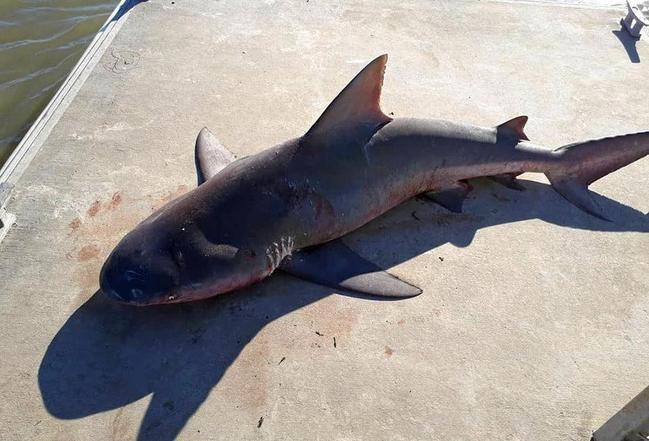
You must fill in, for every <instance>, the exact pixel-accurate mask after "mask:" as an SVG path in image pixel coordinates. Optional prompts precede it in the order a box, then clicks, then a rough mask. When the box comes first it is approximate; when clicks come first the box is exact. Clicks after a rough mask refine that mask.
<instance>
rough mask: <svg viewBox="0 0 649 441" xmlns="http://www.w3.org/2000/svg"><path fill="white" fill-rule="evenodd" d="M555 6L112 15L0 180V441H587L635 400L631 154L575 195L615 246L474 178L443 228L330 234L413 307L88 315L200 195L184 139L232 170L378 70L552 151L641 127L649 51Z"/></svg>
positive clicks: (405, 108)
mask: <svg viewBox="0 0 649 441" xmlns="http://www.w3.org/2000/svg"><path fill="white" fill-rule="evenodd" d="M551 3H552V2H549V3H548V2H541V3H539V2H524V3H519V4H516V3H512V2H428V1H417V0H407V1H403V2H394V1H380V2H372V3H371V4H369V3H368V2H362V1H349V2H344V4H342V5H332V4H330V3H328V2H321V1H317V0H311V1H293V2H285V1H272V0H269V1H266V2H259V3H257V2H245V3H236V4H235V3H234V2H206V1H198V0H174V1H171V0H151V1H149V2H146V3H141V4H138V5H135V6H134V7H133V8H132V9H131V10H130V11H129V12H128V13H127V14H125V15H123V16H121V17H120V18H119V20H117V22H118V23H117V24H118V26H115V27H114V28H112V29H113V30H112V31H111V32H112V35H111V36H110V38H106V39H104V40H102V41H101V42H100V43H101V44H98V47H97V48H96V52H95V53H94V57H95V58H94V59H92V60H89V62H88V64H87V65H86V66H85V67H83V69H82V70H83V72H82V74H80V75H79V77H78V78H79V80H78V82H77V83H76V86H77V87H76V89H75V91H76V92H74V93H71V94H69V95H67V97H66V98H65V100H64V101H65V102H63V103H62V104H61V106H60V107H58V108H57V110H56V112H53V113H52V114H50V115H46V118H45V119H46V120H45V121H42V122H41V124H42V126H43V130H42V131H40V132H39V133H35V134H33V136H32V138H33V139H32V140H31V141H30V143H29V145H27V146H26V147H25V148H26V149H27V150H25V151H24V152H23V153H25V158H30V157H33V160H31V162H25V161H27V159H25V161H23V162H21V164H22V165H21V167H17V168H15V170H14V172H12V173H11V174H10V178H9V180H8V181H7V182H9V183H10V184H12V186H13V189H12V191H11V196H10V198H9V199H8V200H7V201H6V202H7V203H6V210H7V212H8V213H11V214H13V215H15V217H16V222H15V225H13V226H12V227H11V229H10V230H9V231H8V234H7V235H6V237H5V238H4V240H3V241H2V242H1V243H0V335H2V339H1V340H0V378H1V380H0V396H1V397H2V400H0V439H2V440H19V439H22V440H90V439H92V440H129V439H135V438H138V439H142V440H144V439H146V440H170V439H174V438H176V437H178V438H179V439H183V440H235V439H246V440H248V439H249V440H252V439H268V440H271V439H272V440H303V439H321V440H360V439H377V440H384V439H385V440H387V439H390V440H431V439H432V440H475V439H481V440H531V439H537V440H557V441H558V440H562V441H563V440H583V441H586V440H588V439H590V437H591V434H592V432H593V431H595V430H597V429H598V428H600V427H601V426H602V425H603V424H605V423H606V422H607V421H608V420H609V418H611V417H612V416H613V415H614V414H615V413H616V412H618V411H619V410H620V409H621V408H622V407H623V406H624V405H625V404H626V403H627V402H629V401H630V400H631V399H632V398H633V397H634V396H635V395H636V394H638V393H640V392H641V391H642V390H644V389H645V388H646V387H647V386H648V385H649V369H647V362H646V355H647V353H648V351H649V234H648V233H649V217H648V216H647V214H646V213H647V212H648V211H649V159H646V158H645V159H643V160H640V161H638V162H637V163H635V164H632V165H630V166H628V167H626V168H624V169H622V170H620V171H618V172H616V173H613V174H612V175H610V176H608V177H606V178H604V179H602V180H601V181H598V182H597V183H595V184H594V185H593V186H592V188H593V190H594V191H596V192H597V193H598V194H599V195H600V196H597V200H598V201H599V202H600V204H601V205H602V206H603V207H604V209H605V211H606V212H607V213H608V214H609V215H610V216H611V218H612V219H613V222H604V221H600V220H598V219H595V218H593V217H591V216H588V215H587V214H585V213H583V212H581V211H579V210H578V209H577V208H575V207H574V206H572V205H571V204H569V203H568V202H566V201H564V200H563V199H562V198H561V196H559V195H558V194H557V193H555V192H554V191H553V190H552V189H551V188H550V187H549V186H548V185H547V181H546V180H545V178H544V177H543V176H536V175H524V176H523V179H524V181H523V183H524V185H525V187H526V188H527V191H525V192H520V193H519V192H515V191H512V190H508V189H506V188H503V187H499V186H497V185H496V184H491V183H489V182H486V181H485V182H478V183H477V184H476V189H475V191H474V192H473V193H472V195H471V197H470V199H469V200H468V201H467V203H466V205H465V213H464V214H451V213H448V212H446V211H445V210H444V209H442V208H439V207H437V206H433V205H430V204H428V203H425V202H422V201H416V200H415V201H411V202H409V203H407V204H405V205H403V206H402V207H400V208H398V209H396V210H394V211H392V212H390V213H389V214H387V215H385V216H383V217H382V218H380V219H379V220H377V221H375V222H372V223H371V224H369V225H367V226H366V227H364V228H363V229H362V230H361V231H358V232H357V233H355V234H353V235H352V236H351V237H349V238H348V240H347V242H348V243H349V244H350V246H351V247H353V248H354V249H356V250H357V251H358V252H359V253H361V254H362V255H364V256H366V257H367V258H368V259H371V260H372V261H374V262H376V263H378V264H380V265H382V266H384V267H385V268H391V269H390V271H392V272H393V273H394V274H397V275H398V276H400V277H402V278H404V279H406V280H409V281H411V282H413V283H415V284H417V285H419V286H421V287H423V288H424V294H423V295H421V296H419V297H417V298H413V299H409V300H404V301H394V302H390V301H375V300H367V299H360V298H354V297H350V296H346V295H343V294H336V293H332V292H331V290H329V289H326V288H323V287H319V286H316V285H313V284H310V283H306V282H302V281H299V280H297V279H294V278H291V277H288V276H282V275H277V276H273V277H272V278H271V279H270V280H267V281H265V282H263V283H260V284H258V285H256V286H254V287H252V288H250V289H248V290H246V291H245V292H239V293H235V294H232V295H227V296H223V297H220V298H216V299H213V300H209V301H205V302H200V303H195V304H186V305H176V306H168V307H157V308H142V309H138V308H132V307H128V306H122V305H118V304H115V303H113V302H111V301H108V300H106V299H104V298H103V296H102V295H101V293H97V290H98V281H97V278H98V271H99V269H100V266H101V264H102V262H103V259H104V257H105V256H106V255H107V253H108V252H109V251H110V249H111V248H112V246H114V245H115V243H116V242H117V241H118V240H119V239H120V238H121V236H122V235H123V234H125V233H126V232H127V231H128V230H129V229H130V228H131V227H133V226H134V225H135V224H136V223H137V222H138V221H139V220H141V219H142V218H143V217H145V216H147V215H148V214H149V213H151V212H152V210H155V209H156V208H157V207H160V206H161V205H163V204H164V203H165V202H167V201H169V200H170V199H172V198H173V197H175V196H177V195H180V194H182V193H183V192H186V191H188V190H189V189H190V188H192V187H193V186H194V185H195V177H194V163H193V142H194V139H195V136H196V134H197V133H198V131H199V129H200V128H201V127H203V126H204V125H206V126H208V127H210V129H211V130H212V131H213V132H214V133H215V134H216V135H217V136H218V137H219V138H220V140H221V141H222V142H223V143H224V144H225V145H227V146H228V147H229V148H230V149H231V150H232V151H234V152H235V153H236V154H238V155H246V154H250V153H254V152H257V151H259V150H261V149H263V148H265V147H268V146H270V145H272V144H275V143H278V142H281V141H283V140H285V139H286V138H289V137H292V136H297V135H300V134H302V133H303V132H304V131H305V130H307V129H308V128H309V127H310V125H311V124H312V123H313V121H315V119H316V118H317V117H318V116H319V114H320V113H321V112H322V110H323V109H324V108H325V106H326V105H327V104H328V103H329V101H330V100H331V99H332V98H333V97H334V96H335V95H336V94H337V93H338V92H339V91H340V89H341V88H342V87H343V86H344V85H345V84H346V83H347V82H348V81H349V80H350V79H351V78H352V77H353V75H355V74H356V72H357V71H358V70H359V69H360V68H361V67H362V66H364V64H365V63H366V62H367V61H369V60H370V59H372V58H374V57H375V56H377V55H379V54H381V53H385V52H387V53H389V55H390V60H389V63H388V69H387V74H386V79H385V86H384V94H383V109H384V110H385V111H386V112H388V113H389V112H393V113H394V114H395V115H397V116H417V117H431V118H445V119H451V120H457V121H466V122H469V123H474V124H479V125H485V126H489V125H496V124H498V123H501V122H503V121H505V120H507V119H509V118H512V117H514V116H517V115H520V114H527V115H529V116H530V121H529V123H528V126H527V129H526V131H527V134H528V135H529V136H530V138H531V139H532V140H534V141H535V142H538V143H540V144H545V145H548V146H552V147H554V146H560V145H563V144H567V143H570V142H573V141H580V140H586V139H589V138H596V137H602V136H608V135H614V134H624V133H628V132H635V131H643V130H648V129H649V110H648V109H649V107H648V100H647V98H648V96H649V89H647V79H648V78H649V45H648V43H647V42H646V41H645V40H640V41H635V40H632V39H630V38H628V37H627V36H626V34H624V31H623V30H622V29H621V26H620V24H619V19H620V18H621V16H622V15H623V13H624V6H622V5H621V6H620V7H617V8H607V7H600V6H597V5H596V4H599V3H602V2H594V3H587V2H579V3H581V6H580V7H572V6H568V7H559V6H557V5H554V4H551ZM591 6H592V7H591ZM595 6H597V7H595ZM111 26H113V25H111ZM119 26H121V29H120V31H119V32H118V33H117V32H116V30H117V27H119ZM86 77H87V79H86V80H85V83H83V82H82V80H83V79H84V78H86ZM70 90H73V89H70ZM52 115H54V116H55V118H54V119H49V120H48V119H47V118H49V117H50V116H52ZM223 215H224V216H227V215H228V214H227V213H223ZM645 395H646V394H645ZM645 398H646V397H645ZM643 402H645V403H646V399H645V400H644V401H643ZM634 418H635V419H634V420H633V421H632V422H628V421H626V422H624V423H623V424H621V426H620V427H622V426H624V424H627V423H628V424H636V423H637V422H638V415H636V416H635V417H634ZM640 419H642V415H640ZM629 427H630V426H629ZM634 427H635V426H634ZM616 430H617V429H615V430H613V429H611V430H609V432H615V433H617V435H616V434H615V433H614V434H613V435H607V436H608V438H607V439H606V440H604V441H611V440H613V439H614V437H615V436H623V435H619V434H620V433H622V431H623V430H627V429H624V428H622V429H619V430H617V432H616ZM620 440H621V438H620Z"/></svg>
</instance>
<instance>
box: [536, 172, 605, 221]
mask: <svg viewBox="0 0 649 441" xmlns="http://www.w3.org/2000/svg"><path fill="white" fill-rule="evenodd" d="M547 177H548V179H549V180H550V183H551V184H552V187H553V188H554V189H555V190H556V191H557V192H558V193H559V194H560V195H561V196H563V197H564V198H566V199H567V200H568V201H569V202H572V203H573V204H574V205H576V206H577V207H579V208H581V209H582V210H584V211H585V212H586V213H589V214H592V215H593V216H595V217H598V218H600V219H603V220H605V221H610V219H608V218H607V217H606V216H605V215H604V212H603V210H602V208H601V207H600V206H599V205H598V204H597V202H596V201H595V199H593V197H592V195H591V194H590V191H589V190H588V188H587V186H586V185H584V184H583V183H582V182H580V181H579V180H577V179H576V178H574V177H570V176H558V177H555V176H552V175H551V174H548V175H547Z"/></svg>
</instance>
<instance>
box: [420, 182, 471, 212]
mask: <svg viewBox="0 0 649 441" xmlns="http://www.w3.org/2000/svg"><path fill="white" fill-rule="evenodd" d="M471 190H472V187H471V185H469V184H468V183H467V182H464V181H459V182H458V183H457V185H456V186H454V187H450V188H445V189H443V190H440V191H431V192H428V193H425V194H424V197H425V198H426V199H428V200H430V201H433V202H435V203H436V204H439V205H441V206H442V207H444V208H446V209H447V210H448V211H452V212H453V213H462V205H463V204H464V199H466V197H467V195H468V194H469V193H470V192H471Z"/></svg>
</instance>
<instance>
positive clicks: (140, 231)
mask: <svg viewBox="0 0 649 441" xmlns="http://www.w3.org/2000/svg"><path fill="white" fill-rule="evenodd" d="M188 195H191V192H190V194H188ZM182 208H183V207H179V206H175V207H174V206H172V207H168V208H167V209H165V208H163V209H162V210H161V212H160V213H156V214H154V215H153V216H151V217H150V218H149V219H147V220H145V221H144V222H142V223H141V224H140V225H138V226H137V227H136V228H135V229H134V230H133V231H131V232H130V233H128V234H127V235H126V236H125V237H124V238H123V239H122V240H121V241H120V242H119V243H118V244H117V246H116V247H115V249H114V250H113V251H112V253H111V254H110V255H109V256H108V258H107V259H106V262H105V263H104V266H103V268H102V270H101V274H100V277H99V281H100V286H101V290H102V291H103V292H104V294H106V295H107V296H109V297H110V298H112V299H114V300H118V301H120V302H123V303H128V304H132V305H138V306H145V305H155V304H164V303H180V302H188V301H193V300H200V299H203V298H207V297H211V296H214V295H217V294H222V293H226V292H229V291H232V290H235V289H238V288H241V287H244V286H247V285H250V284H252V283H254V282H255V281H257V280H259V279H261V278H263V277H265V276H267V275H268V274H269V273H270V272H271V271H272V270H273V269H274V267H270V266H269V265H268V260H267V259H266V256H265V254H264V253H263V252H259V253H258V252H256V251H255V250H253V249H251V248H249V247H244V246H235V245H233V244H228V243H224V241H219V240H213V238H210V237H206V235H205V233H204V229H201V227H200V223H199V224H196V223H194V222H185V223H183V222H182V221H181V219H182V216H179V214H180V213H181V209H182Z"/></svg>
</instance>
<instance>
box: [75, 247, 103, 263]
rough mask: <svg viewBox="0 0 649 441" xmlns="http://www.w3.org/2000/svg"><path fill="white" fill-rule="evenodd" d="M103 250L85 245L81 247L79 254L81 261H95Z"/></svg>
mask: <svg viewBox="0 0 649 441" xmlns="http://www.w3.org/2000/svg"><path fill="white" fill-rule="evenodd" d="M100 252H101V250H100V249H99V247H98V246H97V245H95V244H90V245H85V246H83V247H81V249H80V250H79V253H78V254H77V256H78V258H79V260H80V261H81V262H86V261H88V260H90V259H95V258H97V256H99V253H100Z"/></svg>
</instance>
